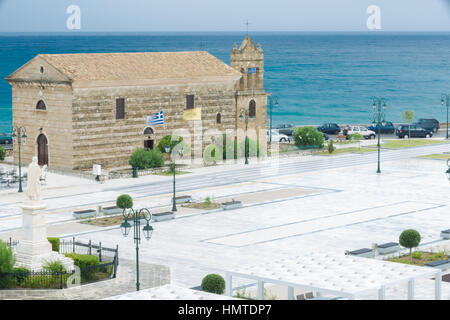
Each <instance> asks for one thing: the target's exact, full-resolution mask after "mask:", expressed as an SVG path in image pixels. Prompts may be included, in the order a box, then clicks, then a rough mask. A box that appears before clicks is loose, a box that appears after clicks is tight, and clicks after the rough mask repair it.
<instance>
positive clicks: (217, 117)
mask: <svg viewBox="0 0 450 320" xmlns="http://www.w3.org/2000/svg"><path fill="white" fill-rule="evenodd" d="M216 123H222V115H221V114H220V112H219V113H218V114H217V115H216Z"/></svg>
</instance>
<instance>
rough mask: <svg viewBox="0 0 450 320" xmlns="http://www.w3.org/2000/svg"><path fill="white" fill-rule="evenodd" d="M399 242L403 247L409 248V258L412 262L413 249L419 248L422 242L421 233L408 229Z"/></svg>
mask: <svg viewBox="0 0 450 320" xmlns="http://www.w3.org/2000/svg"><path fill="white" fill-rule="evenodd" d="M398 240H399V241H398V242H399V243H400V245H401V246H402V247H405V248H409V256H410V258H411V262H412V258H413V256H412V248H416V247H418V246H419V244H420V240H421V237H420V233H419V232H418V231H417V230H414V229H408V230H405V231H403V232H402V233H401V235H400V237H399V239H398Z"/></svg>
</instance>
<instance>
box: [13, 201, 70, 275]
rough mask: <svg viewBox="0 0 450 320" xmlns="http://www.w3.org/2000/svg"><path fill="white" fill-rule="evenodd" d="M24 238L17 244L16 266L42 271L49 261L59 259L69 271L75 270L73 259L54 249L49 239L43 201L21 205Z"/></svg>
mask: <svg viewBox="0 0 450 320" xmlns="http://www.w3.org/2000/svg"><path fill="white" fill-rule="evenodd" d="M21 208H22V219H23V220H22V224H23V238H22V239H21V240H20V242H19V245H18V246H17V252H16V267H23V268H27V269H28V270H31V271H41V270H42V269H43V266H45V265H46V264H47V263H48V262H51V261H55V260H59V261H61V263H62V264H63V265H64V267H65V268H66V270H67V271H71V270H74V264H73V261H72V259H70V258H67V257H66V256H64V255H62V254H59V253H58V252H54V251H52V246H51V244H50V242H49V241H48V240H47V228H46V224H45V214H44V212H43V210H44V209H45V208H46V205H45V203H43V202H29V203H25V204H23V205H21Z"/></svg>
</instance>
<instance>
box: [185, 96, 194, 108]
mask: <svg viewBox="0 0 450 320" xmlns="http://www.w3.org/2000/svg"><path fill="white" fill-rule="evenodd" d="M186 109H194V95H193V94H189V95H187V96H186Z"/></svg>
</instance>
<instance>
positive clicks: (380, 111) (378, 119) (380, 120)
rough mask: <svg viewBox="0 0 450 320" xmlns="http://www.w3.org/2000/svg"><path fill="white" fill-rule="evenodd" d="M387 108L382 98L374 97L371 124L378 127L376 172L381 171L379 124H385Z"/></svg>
mask: <svg viewBox="0 0 450 320" xmlns="http://www.w3.org/2000/svg"><path fill="white" fill-rule="evenodd" d="M386 109H387V106H386V101H385V100H384V99H383V98H374V99H373V110H374V119H373V122H372V123H373V124H376V125H377V127H378V133H377V135H378V169H377V173H381V170H380V153H381V146H380V135H381V126H382V125H383V126H384V125H385V124H386V120H385V111H386Z"/></svg>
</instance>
